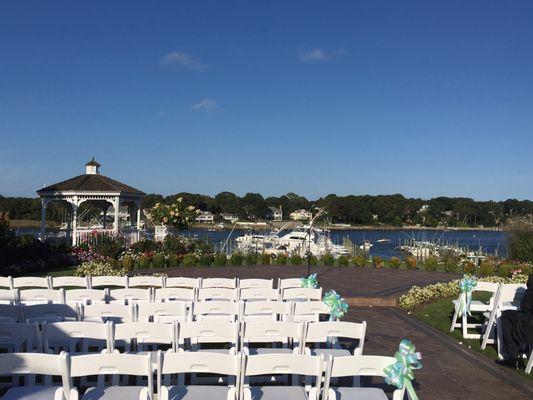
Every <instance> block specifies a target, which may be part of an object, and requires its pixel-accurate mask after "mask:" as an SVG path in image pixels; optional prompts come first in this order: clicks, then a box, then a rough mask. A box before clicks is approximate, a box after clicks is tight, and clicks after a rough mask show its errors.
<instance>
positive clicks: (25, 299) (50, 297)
mask: <svg viewBox="0 0 533 400" xmlns="http://www.w3.org/2000/svg"><path fill="white" fill-rule="evenodd" d="M19 301H20V302H21V303H25V304H36V303H41V304H42V303H57V304H63V303H65V290H64V289H23V290H20V291H19Z"/></svg>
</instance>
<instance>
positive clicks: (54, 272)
mask: <svg viewBox="0 0 533 400" xmlns="http://www.w3.org/2000/svg"><path fill="white" fill-rule="evenodd" d="M75 271H76V267H65V268H61V269H51V270H47V271H43V272H42V273H40V274H38V275H37V276H73V275H74V273H75Z"/></svg>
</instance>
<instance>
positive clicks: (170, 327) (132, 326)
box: [112, 322, 177, 352]
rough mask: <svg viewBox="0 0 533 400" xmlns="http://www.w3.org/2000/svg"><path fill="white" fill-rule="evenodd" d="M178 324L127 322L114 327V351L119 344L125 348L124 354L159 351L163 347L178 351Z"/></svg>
mask: <svg viewBox="0 0 533 400" xmlns="http://www.w3.org/2000/svg"><path fill="white" fill-rule="evenodd" d="M175 325H176V323H172V324H164V323H158V322H125V323H123V324H114V325H113V327H112V328H113V329H112V332H113V336H112V338H113V340H112V346H113V347H112V349H113V350H115V348H116V347H117V344H118V346H119V347H121V346H123V347H124V352H131V351H132V350H135V351H137V352H147V351H157V350H160V348H159V346H161V345H163V349H164V350H166V349H168V348H170V349H176V342H177V337H176V335H177V328H176V326H175Z"/></svg>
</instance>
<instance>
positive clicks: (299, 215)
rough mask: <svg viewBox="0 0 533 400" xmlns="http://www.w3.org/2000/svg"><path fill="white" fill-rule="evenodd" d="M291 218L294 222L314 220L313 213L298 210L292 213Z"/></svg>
mask: <svg viewBox="0 0 533 400" xmlns="http://www.w3.org/2000/svg"><path fill="white" fill-rule="evenodd" d="M290 218H291V219H292V220H294V221H305V220H310V219H312V218H313V213H312V212H311V211H307V210H296V211H293V212H291V214H290Z"/></svg>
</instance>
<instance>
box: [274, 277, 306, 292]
mask: <svg viewBox="0 0 533 400" xmlns="http://www.w3.org/2000/svg"><path fill="white" fill-rule="evenodd" d="M301 287H302V278H286V279H278V289H280V290H283V289H288V288H301Z"/></svg>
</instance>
